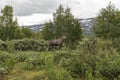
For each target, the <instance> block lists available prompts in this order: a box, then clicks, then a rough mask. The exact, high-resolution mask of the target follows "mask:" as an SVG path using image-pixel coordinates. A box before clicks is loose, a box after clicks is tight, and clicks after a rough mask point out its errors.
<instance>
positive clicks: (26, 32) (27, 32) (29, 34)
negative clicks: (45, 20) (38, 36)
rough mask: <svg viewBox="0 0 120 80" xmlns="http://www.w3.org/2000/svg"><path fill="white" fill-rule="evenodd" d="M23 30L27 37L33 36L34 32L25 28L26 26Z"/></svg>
mask: <svg viewBox="0 0 120 80" xmlns="http://www.w3.org/2000/svg"><path fill="white" fill-rule="evenodd" d="M21 31H22V33H23V36H24V37H25V38H30V37H31V36H32V33H33V32H32V31H31V30H30V29H29V28H24V27H22V29H21Z"/></svg>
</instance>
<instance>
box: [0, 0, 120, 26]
mask: <svg viewBox="0 0 120 80" xmlns="http://www.w3.org/2000/svg"><path fill="white" fill-rule="evenodd" d="M110 1H111V3H112V4H114V5H115V6H116V7H117V8H119V9H120V0H0V9H2V8H3V7H4V6H5V5H7V4H9V5H12V6H13V8H14V15H15V17H17V18H18V23H19V25H33V24H42V23H44V22H46V21H48V20H50V19H52V14H53V13H54V12H55V10H56V9H57V8H58V6H59V5H60V4H62V5H63V6H64V7H66V6H68V7H70V8H71V12H72V14H73V15H74V16H75V17H76V18H90V17H95V16H96V14H97V13H98V11H99V10H100V9H101V8H105V7H106V6H107V5H108V4H109V2H110Z"/></svg>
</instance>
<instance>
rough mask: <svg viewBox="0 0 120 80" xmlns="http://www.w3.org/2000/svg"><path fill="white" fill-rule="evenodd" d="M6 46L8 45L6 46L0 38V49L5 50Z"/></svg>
mask: <svg viewBox="0 0 120 80" xmlns="http://www.w3.org/2000/svg"><path fill="white" fill-rule="evenodd" d="M7 47H8V46H7V44H6V42H4V41H1V40H0V50H2V51H4V50H7Z"/></svg>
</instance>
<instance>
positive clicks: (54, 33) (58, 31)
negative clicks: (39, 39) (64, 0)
mask: <svg viewBox="0 0 120 80" xmlns="http://www.w3.org/2000/svg"><path fill="white" fill-rule="evenodd" d="M42 35H43V38H44V39H46V40H50V39H54V38H58V37H61V36H62V35H65V36H66V37H67V40H66V43H67V44H69V43H72V44H74V42H76V41H77V40H81V39H82V30H81V27H80V22H79V21H78V20H77V19H75V18H74V16H73V15H72V14H71V11H70V8H67V9H65V10H64V8H63V6H62V5H60V6H59V8H58V9H57V10H56V12H55V13H54V14H53V22H51V21H50V22H48V23H46V24H45V27H44V28H43V30H42Z"/></svg>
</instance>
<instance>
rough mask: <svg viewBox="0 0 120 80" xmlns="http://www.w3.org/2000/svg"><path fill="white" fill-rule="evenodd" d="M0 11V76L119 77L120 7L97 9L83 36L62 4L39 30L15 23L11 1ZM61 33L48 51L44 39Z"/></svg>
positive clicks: (28, 79) (32, 79)
mask: <svg viewBox="0 0 120 80" xmlns="http://www.w3.org/2000/svg"><path fill="white" fill-rule="evenodd" d="M1 12H2V16H0V39H1V40H0V80H120V44H119V43H120V37H119V32H120V31H119V23H120V16H119V14H120V11H119V10H117V9H115V8H114V7H113V5H111V4H109V5H108V7H107V8H105V9H102V10H101V11H100V14H99V15H98V16H97V17H96V23H95V25H94V30H93V31H94V32H95V36H87V37H85V36H84V37H82V32H81V28H80V23H79V22H78V20H76V19H75V18H74V17H73V15H72V14H71V13H70V9H69V8H67V9H66V10H64V8H63V7H62V5H60V7H59V8H58V9H57V11H56V13H54V21H53V22H51V21H50V22H49V23H46V24H45V27H44V29H43V31H40V32H32V31H30V30H29V29H26V28H24V27H23V28H22V29H21V28H19V27H18V24H17V20H15V21H14V20H13V14H12V12H13V9H12V7H11V6H6V7H5V8H4V9H3V10H2V11H1ZM117 16H118V17H117ZM104 28H105V29H104ZM52 30H53V32H52ZM67 30H68V31H67ZM112 30H113V31H112ZM16 31H17V32H16ZM54 31H55V32H54ZM59 31H60V32H59ZM61 33H62V34H61ZM19 34H21V35H19ZM62 35H65V36H66V38H67V40H66V45H65V46H63V47H62V48H61V49H59V50H58V49H57V48H56V49H53V51H48V45H47V44H48V41H47V40H49V39H53V38H57V37H59V36H62ZM24 38H25V39H24ZM44 39H45V40H44ZM71 42H72V44H70V43H71ZM69 47H70V48H69ZM71 47H74V48H71ZM54 48H55V47H54Z"/></svg>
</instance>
